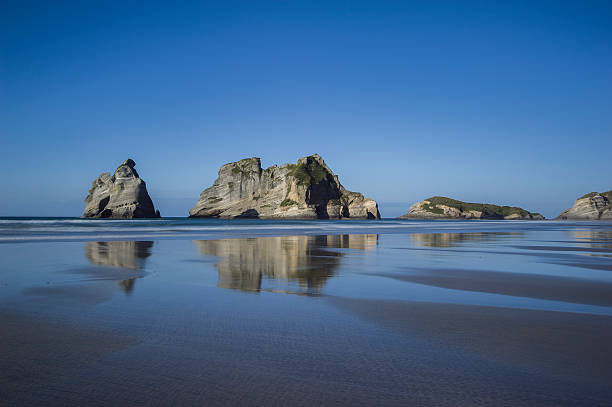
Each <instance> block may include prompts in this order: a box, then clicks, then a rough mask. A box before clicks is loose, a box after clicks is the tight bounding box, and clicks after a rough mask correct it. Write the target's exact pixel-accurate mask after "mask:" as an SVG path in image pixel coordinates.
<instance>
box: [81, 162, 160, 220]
mask: <svg viewBox="0 0 612 407" xmlns="http://www.w3.org/2000/svg"><path fill="white" fill-rule="evenodd" d="M135 166H136V163H135V162H134V160H132V159H130V158H128V159H127V160H125V161H124V162H123V163H121V165H120V166H119V167H117V169H116V170H115V173H114V174H113V175H112V176H111V175H110V174H109V173H108V172H105V173H102V174H100V175H99V176H98V178H96V179H95V180H94V182H93V183H92V185H91V189H90V190H89V195H87V198H85V211H84V212H83V217H84V218H124V219H132V218H159V217H160V214H159V211H156V210H155V207H154V206H153V201H152V200H151V197H149V193H148V192H147V186H146V183H145V182H144V181H143V180H142V179H141V178H140V176H139V175H138V172H136V169H135V168H134V167H135Z"/></svg>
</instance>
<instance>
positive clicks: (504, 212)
mask: <svg viewBox="0 0 612 407" xmlns="http://www.w3.org/2000/svg"><path fill="white" fill-rule="evenodd" d="M400 219H508V220H512V219H523V220H542V219H544V217H543V216H542V215H540V214H539V213H531V212H528V211H526V210H525V209H522V208H517V207H514V206H498V205H491V204H479V203H469V202H461V201H457V200H455V199H451V198H446V197H443V196H435V197H433V198H428V199H426V200H424V201H422V202H417V203H415V204H414V205H412V206H411V207H410V210H409V211H408V213H407V214H405V215H402V216H400Z"/></svg>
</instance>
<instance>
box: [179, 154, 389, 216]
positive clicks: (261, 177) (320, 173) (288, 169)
mask: <svg viewBox="0 0 612 407" xmlns="http://www.w3.org/2000/svg"><path fill="white" fill-rule="evenodd" d="M189 216H190V217H208V218H292V219H342V218H351V219H353V218H356V219H380V213H379V211H378V204H377V203H376V202H375V201H373V200H371V199H369V198H365V197H364V196H363V195H362V194H360V193H358V192H351V191H348V190H346V189H345V188H344V187H343V186H342V185H341V184H340V181H339V180H338V176H337V175H335V174H334V173H333V172H332V171H331V170H330V169H329V167H327V165H326V164H325V162H324V161H323V159H322V158H321V157H320V156H319V155H317V154H315V155H311V156H308V157H303V158H300V159H299V160H298V162H297V163H296V164H284V165H282V166H280V167H279V166H276V165H274V166H272V167H269V168H266V169H262V168H261V161H260V159H259V158H246V159H244V160H240V161H237V162H233V163H229V164H225V165H223V166H222V167H221V169H220V170H219V177H218V178H217V179H216V181H215V182H214V183H213V185H212V186H211V187H210V188H207V189H206V190H204V192H202V193H201V194H200V199H199V200H198V202H197V203H196V205H195V206H194V207H193V208H192V209H191V210H190V211H189Z"/></svg>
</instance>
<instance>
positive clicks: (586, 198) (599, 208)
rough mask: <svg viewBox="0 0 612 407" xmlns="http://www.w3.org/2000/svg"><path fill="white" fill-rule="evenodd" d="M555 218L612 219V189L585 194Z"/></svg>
mask: <svg viewBox="0 0 612 407" xmlns="http://www.w3.org/2000/svg"><path fill="white" fill-rule="evenodd" d="M555 219H561V220H568V219H585V220H599V219H601V220H612V191H608V192H590V193H588V194H586V195H583V196H581V197H580V198H578V199H576V202H574V206H572V207H571V208H569V209H566V210H564V211H563V212H561V213H560V214H559V216H557V217H556V218H555Z"/></svg>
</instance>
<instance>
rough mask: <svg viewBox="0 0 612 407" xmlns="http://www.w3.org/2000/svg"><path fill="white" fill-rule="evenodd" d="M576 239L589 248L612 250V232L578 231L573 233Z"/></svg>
mask: <svg viewBox="0 0 612 407" xmlns="http://www.w3.org/2000/svg"><path fill="white" fill-rule="evenodd" d="M572 235H573V236H574V239H576V241H577V242H578V243H582V244H585V245H587V247H596V248H597V247H598V248H602V249H612V230H576V231H572Z"/></svg>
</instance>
